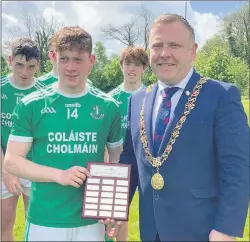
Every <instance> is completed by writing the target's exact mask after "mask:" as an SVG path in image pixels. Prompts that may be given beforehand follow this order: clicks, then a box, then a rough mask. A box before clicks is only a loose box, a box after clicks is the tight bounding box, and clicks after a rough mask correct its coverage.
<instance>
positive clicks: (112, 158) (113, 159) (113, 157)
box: [107, 145, 122, 164]
mask: <svg viewBox="0 0 250 242" xmlns="http://www.w3.org/2000/svg"><path fill="white" fill-rule="evenodd" d="M107 149H108V159H109V163H115V164H117V163H118V162H119V159H120V154H121V152H122V145H120V146H118V147H115V148H111V147H107Z"/></svg>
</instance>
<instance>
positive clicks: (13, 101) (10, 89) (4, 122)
mask: <svg viewBox="0 0 250 242" xmlns="http://www.w3.org/2000/svg"><path fill="white" fill-rule="evenodd" d="M43 87H45V85H44V84H43V83H41V82H40V81H38V80H37V79H35V80H34V82H33V83H32V84H31V85H29V86H27V87H24V88H21V87H18V86H16V85H15V84H14V83H13V82H12V79H11V76H5V77H1V102H2V104H1V147H2V149H3V153H4V154H5V152H6V147H7V142H8V137H9V134H10V131H11V127H12V120H11V116H12V113H13V110H14V108H15V106H16V105H17V104H18V103H19V101H20V100H21V99H22V98H23V97H24V96H26V95H27V94H30V93H31V92H34V91H36V90H38V89H40V88H43ZM30 155H31V153H29V155H28V157H30Z"/></svg>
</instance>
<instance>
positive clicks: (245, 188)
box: [214, 86, 249, 237]
mask: <svg viewBox="0 0 250 242" xmlns="http://www.w3.org/2000/svg"><path fill="white" fill-rule="evenodd" d="M215 143H216V152H217V154H216V155H217V159H218V162H219V169H220V195H219V207H218V210H217V214H216V218H215V222H214V229H215V230H217V231H219V232H221V233H224V234H227V235H230V236H235V237H242V236H243V230H244V225H245V221H246V217H247V210H248V202H249V127H248V124H247V117H246V114H245V112H244V108H243V105H242V103H241V100H240V93H239V91H238V89H237V88H236V87H235V86H231V87H230V88H229V89H228V90H227V91H226V92H225V94H224V96H222V98H221V100H220V103H219V105H218V109H217V111H216V120H215Z"/></svg>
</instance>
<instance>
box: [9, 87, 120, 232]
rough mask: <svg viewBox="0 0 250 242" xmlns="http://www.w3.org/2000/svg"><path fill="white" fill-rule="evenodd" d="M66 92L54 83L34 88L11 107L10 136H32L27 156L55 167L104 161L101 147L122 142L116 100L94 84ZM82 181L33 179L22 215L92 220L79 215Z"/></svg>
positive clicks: (48, 221)
mask: <svg viewBox="0 0 250 242" xmlns="http://www.w3.org/2000/svg"><path fill="white" fill-rule="evenodd" d="M86 88H87V91H86V92H84V93H83V94H82V95H66V94H64V93H62V92H61V91H60V90H58V88H57V83H54V84H52V85H49V86H47V87H46V88H45V89H42V90H39V91H37V92H34V93H32V94H30V95H28V96H26V97H25V98H23V99H22V101H21V102H20V103H19V104H18V105H17V107H16V108H15V110H14V113H13V127H12V131H11V135H10V140H14V141H19V142H27V141H29V142H33V146H32V151H33V156H32V161H33V162H35V163H37V164H40V165H45V166H49V167H54V168H58V169H62V170H65V169H68V168H70V167H72V166H82V167H86V164H87V162H90V161H91V162H103V161H104V150H105V149H104V148H105V146H106V145H107V146H108V147H111V148H112V147H113V148H114V147H118V146H120V145H121V144H122V138H121V116H120V110H119V106H118V103H117V102H116V101H115V100H114V99H113V98H111V97H110V96H108V95H107V94H105V93H103V92H102V91H100V90H98V89H97V88H95V87H92V86H89V85H87V86H86ZM83 192H84V185H82V186H81V187H80V188H75V187H72V186H62V185H59V184H57V183H42V182H33V183H32V187H31V199H30V202H29V209H28V213H27V219H28V221H29V222H30V223H33V224H37V225H41V226H48V227H64V228H72V227H78V226H84V225H89V224H93V223H97V220H91V219H81V206H82V199H83Z"/></svg>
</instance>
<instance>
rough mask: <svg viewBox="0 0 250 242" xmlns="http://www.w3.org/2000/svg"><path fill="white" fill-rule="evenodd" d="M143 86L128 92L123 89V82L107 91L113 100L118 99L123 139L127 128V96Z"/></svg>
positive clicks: (142, 87)
mask: <svg viewBox="0 0 250 242" xmlns="http://www.w3.org/2000/svg"><path fill="white" fill-rule="evenodd" d="M144 88H145V86H144V85H142V86H141V87H140V88H139V89H137V90H135V91H133V92H128V91H126V90H125V89H124V85H123V83H122V84H120V85H119V86H118V87H116V88H115V89H113V90H112V91H110V92H109V93H108V95H110V96H111V97H113V98H114V99H115V100H117V101H118V103H119V107H120V112H121V128H122V131H121V132H122V138H123V140H124V138H125V135H126V129H127V126H128V124H127V122H128V104H129V98H130V96H131V94H132V93H135V92H139V91H141V90H142V89H144Z"/></svg>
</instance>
